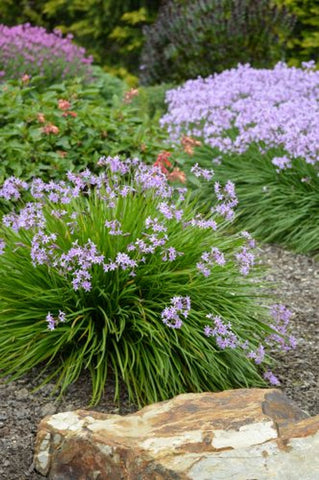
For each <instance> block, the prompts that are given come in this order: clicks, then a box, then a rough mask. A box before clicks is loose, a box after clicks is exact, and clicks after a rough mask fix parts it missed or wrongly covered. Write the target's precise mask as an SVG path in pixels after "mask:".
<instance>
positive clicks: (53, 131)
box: [0, 69, 167, 180]
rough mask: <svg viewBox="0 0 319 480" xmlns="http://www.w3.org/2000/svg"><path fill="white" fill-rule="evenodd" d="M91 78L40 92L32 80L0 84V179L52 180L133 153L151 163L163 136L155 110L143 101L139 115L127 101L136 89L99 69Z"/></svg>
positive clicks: (138, 105) (34, 80)
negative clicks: (110, 157)
mask: <svg viewBox="0 0 319 480" xmlns="http://www.w3.org/2000/svg"><path fill="white" fill-rule="evenodd" d="M93 78H94V83H91V84H89V85H86V84H83V82H82V79H81V78H76V79H73V80H68V81H60V82H59V83H56V84H53V85H51V86H49V87H47V88H45V89H44V90H43V89H42V88H39V85H38V81H37V79H36V78H34V79H27V80H25V79H24V78H22V79H19V80H16V81H10V82H7V83H4V84H2V85H0V141H1V145H2V148H1V151H0V180H4V179H6V178H8V177H10V176H11V175H14V176H19V177H23V178H24V179H25V180H28V179H30V178H31V177H35V176H41V177H42V178H43V179H47V180H48V179H55V178H59V177H60V176H61V175H63V173H64V172H65V171H68V170H79V169H81V168H85V167H86V166H88V167H90V168H91V169H92V168H95V165H96V162H97V160H98V158H99V157H100V156H101V155H115V154H122V155H131V156H132V155H133V156H134V155H136V154H138V155H139V156H140V157H141V158H142V159H143V160H145V161H147V162H148V163H154V161H155V159H156V156H157V154H158V153H159V152H160V151H161V150H162V149H163V146H164V140H165V138H166V137H167V135H166V134H165V133H164V132H163V131H162V130H161V129H160V128H159V126H158V121H157V120H158V119H156V118H154V120H153V121H151V119H150V114H149V110H150V109H152V112H153V113H152V114H153V115H155V112H156V109H157V106H156V105H155V104H154V107H152V105H153V104H152V103H150V104H148V103H147V104H146V105H147V108H146V107H145V109H144V111H141V108H140V104H139V103H136V104H133V102H132V101H133V97H134V96H136V95H137V96H138V90H128V87H127V86H125V84H123V82H121V81H119V80H117V81H115V80H116V79H115V80H114V77H112V76H110V75H107V74H105V73H103V72H101V71H100V70H96V69H94V72H93ZM144 103H145V102H144ZM150 113H151V112H150ZM155 120H156V121H155Z"/></svg>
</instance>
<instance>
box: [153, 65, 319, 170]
mask: <svg viewBox="0 0 319 480" xmlns="http://www.w3.org/2000/svg"><path fill="white" fill-rule="evenodd" d="M318 85H319V71H318V70H315V69H314V68H313V65H305V66H304V68H295V67H291V68H288V67H287V65H285V64H284V63H278V64H277V65H276V66H275V67H274V68H273V69H272V70H271V69H255V68H252V67H250V66H249V65H239V66H238V67H237V68H234V69H231V70H226V71H224V72H222V73H221V74H216V75H213V76H210V77H208V78H206V79H203V78H198V79H196V80H189V81H187V82H186V83H185V84H184V85H183V86H182V87H179V88H178V89H176V90H170V91H169V92H167V102H168V113H167V114H166V115H164V117H163V118H162V119H161V124H162V125H163V126H166V127H167V129H168V131H169V133H170V135H171V138H172V140H173V141H174V142H175V141H180V139H181V142H182V144H183V138H184V135H185V134H186V135H188V136H193V137H196V138H198V137H199V138H202V139H203V140H204V142H205V143H206V144H208V145H210V146H211V147H213V148H216V149H218V150H219V151H220V152H221V153H228V152H236V153H242V152H244V151H246V150H247V149H248V147H249V146H250V145H251V144H252V143H255V142H256V143H257V144H258V145H259V147H260V149H261V151H262V152H265V151H267V150H270V149H272V148H273V147H282V148H283V149H284V151H285V152H286V153H285V154H284V155H283V156H282V157H278V156H277V157H275V158H274V159H273V164H274V165H275V166H276V167H277V171H281V170H282V169H284V168H290V167H291V160H292V159H294V158H298V157H301V158H304V159H305V161H306V162H308V163H311V164H314V163H316V162H317V161H318V159H319V148H318V144H319V142H318V139H319V125H318V114H319V102H318V99H319V87H318ZM230 131H232V135H229V132H230Z"/></svg>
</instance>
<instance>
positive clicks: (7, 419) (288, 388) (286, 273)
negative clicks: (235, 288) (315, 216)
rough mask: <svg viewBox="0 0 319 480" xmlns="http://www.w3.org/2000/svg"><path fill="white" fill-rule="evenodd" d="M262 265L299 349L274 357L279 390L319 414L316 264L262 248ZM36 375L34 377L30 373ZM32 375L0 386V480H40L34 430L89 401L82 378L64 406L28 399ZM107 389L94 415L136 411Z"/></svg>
mask: <svg viewBox="0 0 319 480" xmlns="http://www.w3.org/2000/svg"><path fill="white" fill-rule="evenodd" d="M262 250H263V253H262V255H263V259H264V262H265V263H267V264H268V265H269V267H270V271H269V273H268V274H267V277H266V278H267V279H268V280H271V281H274V282H276V287H275V288H274V290H273V291H274V293H277V294H280V296H281V299H282V302H283V303H285V304H286V305H287V306H289V308H290V309H291V310H292V311H293V312H294V317H293V320H292V321H293V325H294V334H295V336H296V337H297V339H298V348H297V349H296V350H295V351H293V352H291V353H289V354H288V355H285V356H282V357H280V356H278V361H279V362H278V367H277V368H276V369H274V370H273V371H274V373H275V374H276V375H277V376H278V377H279V379H280V380H281V382H282V389H283V390H284V391H285V393H286V394H287V395H288V397H290V398H292V399H293V400H294V401H295V402H296V403H297V404H298V405H299V406H300V407H301V408H302V409H303V410H304V411H306V412H307V413H309V414H310V415H316V414H319V391H318V390H319V381H318V380H319V379H318V372H319V341H318V340H319V328H318V325H319V263H316V262H314V260H312V259H311V258H308V257H306V256H303V255H296V254H293V253H290V252H287V251H284V250H283V249H281V248H279V247H277V246H266V247H263V249H262ZM34 373H35V372H34ZM35 385H36V381H35V379H34V375H32V374H29V375H28V376H26V377H24V378H23V379H21V380H19V381H16V382H14V383H11V384H9V385H4V384H3V383H2V382H1V380H0V480H40V479H43V477H42V476H40V475H38V474H37V473H36V472H34V470H33V467H32V455H33V444H34V438H35V434H36V429H37V424H38V422H39V421H40V419H41V418H42V417H44V416H45V415H50V414H53V413H57V412H59V411H66V410H73V409H76V408H83V407H84V406H85V405H86V404H87V403H88V401H89V384H88V382H87V380H86V378H85V377H82V378H81V379H80V380H79V381H78V382H77V383H76V384H75V385H73V386H72V387H71V388H70V389H69V391H68V393H67V394H66V396H65V397H64V398H63V399H62V400H57V399H56V397H54V396H50V393H51V392H52V387H53V386H52V385H50V384H49V385H47V386H45V387H44V388H42V389H41V390H40V391H38V392H37V393H32V387H33V386H35ZM112 392H113V389H112V386H109V387H108V390H107V392H106V393H107V394H106V395H105V398H104V399H103V401H102V402H101V403H100V404H99V405H98V406H97V407H95V410H99V411H103V412H105V413H128V412H130V411H133V410H134V407H132V406H130V405H129V404H128V400H127V398H126V396H125V393H123V395H122V397H121V406H120V408H119V406H118V405H116V404H114V403H113V402H112V400H111V399H112V398H113V395H112Z"/></svg>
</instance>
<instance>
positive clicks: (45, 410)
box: [41, 402, 57, 417]
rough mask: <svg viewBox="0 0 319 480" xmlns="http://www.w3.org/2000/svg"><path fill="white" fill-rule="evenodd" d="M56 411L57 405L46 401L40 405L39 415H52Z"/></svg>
mask: <svg viewBox="0 0 319 480" xmlns="http://www.w3.org/2000/svg"><path fill="white" fill-rule="evenodd" d="M56 411H57V407H56V405H55V404H54V403H53V402H49V403H46V404H45V405H43V406H42V407H41V416H42V417H46V416H47V415H54V414H55V413H56Z"/></svg>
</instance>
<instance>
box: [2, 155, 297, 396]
mask: <svg viewBox="0 0 319 480" xmlns="http://www.w3.org/2000/svg"><path fill="white" fill-rule="evenodd" d="M99 166H100V167H101V169H102V173H100V174H99V175H95V174H93V173H92V172H90V171H89V170H85V171H83V172H81V173H71V172H70V173H68V175H67V178H66V179H65V180H63V181H59V182H53V181H51V182H49V183H45V182H43V181H42V180H41V179H34V180H33V181H31V183H25V182H22V181H21V180H19V179H17V178H14V177H12V178H9V179H7V180H6V181H5V182H4V184H3V185H2V187H1V190H0V196H1V197H2V199H3V201H4V202H7V204H8V208H9V205H11V206H12V209H11V211H9V212H8V213H6V214H5V215H4V216H3V219H2V226H1V230H0V253H1V255H0V269H1V275H2V281H1V284H0V298H1V310H0V326H1V328H0V353H1V354H0V372H1V375H3V376H6V375H11V376H12V378H17V377H19V376H21V375H23V374H24V372H26V371H28V370H30V369H31V368H33V367H34V366H36V365H37V364H42V365H43V363H45V364H46V367H45V368H48V373H47V379H48V380H49V379H51V378H54V377H55V378H56V379H57V385H58V386H60V387H61V388H62V391H63V390H64V389H65V388H67V387H68V385H69V384H71V383H72V382H73V381H75V380H76V379H77V378H78V376H79V374H80V372H81V371H82V370H83V369H87V370H89V371H90V374H91V377H92V402H96V401H98V400H99V398H100V397H101V395H102V393H103V389H104V386H105V383H106V381H107V378H108V376H109V375H112V376H114V378H115V381H116V386H117V390H116V395H118V393H119V392H118V387H119V382H120V381H121V380H123V381H124V383H125V384H126V386H127V388H128V392H129V395H130V397H131V399H132V400H134V401H137V402H138V403H140V404H143V403H147V402H153V401H157V400H160V399H165V398H169V397H170V396H172V395H175V394H178V393H181V392H186V391H203V390H220V389H226V388H231V387H240V386H252V385H255V386H258V385H264V384H265V383H264V382H265V380H264V379H263V374H264V375H266V377H267V378H271V380H272V381H273V382H277V380H276V379H274V378H273V377H271V375H272V374H271V371H270V370H269V365H270V357H269V355H268V353H267V348H268V351H269V352H270V351H272V350H274V349H275V348H278V347H280V348H281V349H284V350H285V351H286V350H288V349H289V348H291V347H292V346H293V343H294V341H293V339H292V338H290V337H289V333H288V329H287V328H288V322H287V319H288V316H287V312H286V310H285V309H284V307H273V311H271V312H270V311H269V308H268V307H266V306H262V305H261V302H260V296H261V294H260V284H259V282H258V281H257V279H258V268H255V267H258V262H256V258H255V245H254V242H253V239H252V238H251V236H250V235H249V233H248V232H243V233H242V234H237V235H229V234H228V235H227V236H226V235H224V234H223V222H224V220H223V215H224V216H226V217H227V216H229V212H230V209H231V207H230V205H229V203H230V200H231V202H233V203H234V200H235V191H234V189H233V186H232V185H231V184H229V185H228V186H227V187H225V188H223V187H222V186H221V185H219V186H218V188H217V187H216V190H217V191H218V192H223V193H220V199H219V200H218V199H217V200H216V205H217V204H218V205H221V204H223V203H226V204H227V208H226V210H225V212H224V210H223V209H220V210H219V211H218V210H216V208H215V209H214V211H212V212H210V213H209V214H207V215H202V214H200V213H198V212H197V211H196V209H195V207H194V203H192V202H191V200H190V198H189V196H188V195H187V192H186V191H185V188H180V187H175V188H173V187H172V186H170V185H169V184H168V183H167V179H166V176H165V174H164V173H162V172H161V168H160V167H148V166H146V165H145V164H143V163H141V162H140V161H139V160H137V159H132V160H125V161H122V160H120V159H119V158H118V157H103V158H101V159H100V161H99ZM205 175H206V176H207V172H205ZM215 186H216V184H215ZM26 195H28V196H29V197H28V199H27V201H26V202H22V196H24V197H25V196H26ZM256 275H257V277H256ZM17 291H18V292H19V295H17ZM258 298H259V300H258ZM271 314H272V316H271ZM283 317H285V318H284V319H283ZM12 339H14V341H13V340H12ZM260 364H262V365H261V366H260ZM50 367H52V369H53V371H51V370H50Z"/></svg>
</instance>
